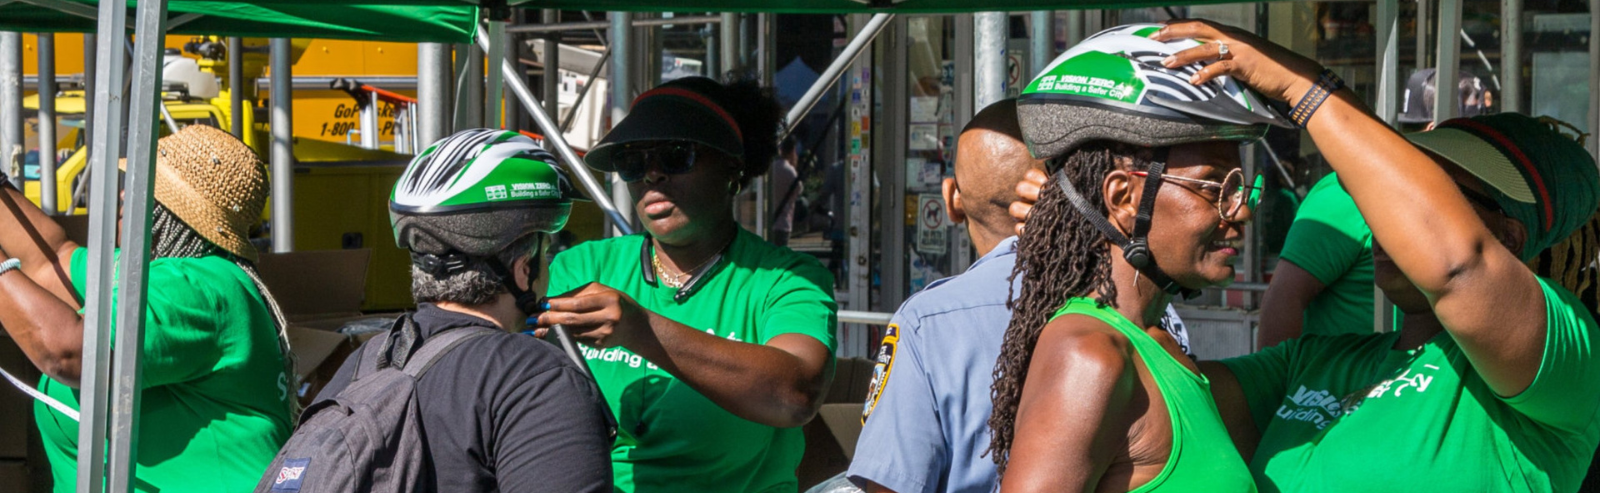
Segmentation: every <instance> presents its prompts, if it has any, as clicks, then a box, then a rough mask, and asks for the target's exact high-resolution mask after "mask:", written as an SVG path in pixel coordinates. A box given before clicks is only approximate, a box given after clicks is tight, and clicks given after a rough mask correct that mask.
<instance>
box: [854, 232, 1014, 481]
mask: <svg viewBox="0 0 1600 493" xmlns="http://www.w3.org/2000/svg"><path fill="white" fill-rule="evenodd" d="M1016 242H1017V239H1016V237H1011V238H1007V239H1006V240H1004V241H1001V242H1000V244H999V245H997V246H996V247H995V249H994V250H993V251H990V252H989V254H988V255H984V256H983V258H981V259H979V260H978V262H977V263H974V264H973V265H972V267H971V268H969V269H968V270H967V272H965V273H963V274H961V275H959V276H956V277H951V278H945V279H942V280H939V281H938V282H935V283H933V284H931V285H929V286H928V288H927V289H924V290H922V291H921V292H919V293H917V294H916V295H914V296H912V297H911V299H909V300H906V302H905V304H903V305H901V306H900V310H899V311H897V312H895V314H894V319H893V320H892V321H891V322H890V325H889V332H888V333H886V334H885V337H884V345H883V347H882V348H881V353H880V355H879V360H878V361H879V367H878V371H879V373H878V374H876V375H874V377H873V384H872V387H871V390H870V391H869V392H868V395H867V402H866V405H865V406H866V408H865V409H864V410H863V417H862V419H863V420H865V422H866V426H865V427H864V428H863V429H862V430H861V438H860V439H859V440H858V441H857V442H856V453H855V459H854V460H853V461H851V463H850V471H849V472H848V473H847V474H848V476H849V477H850V480H851V481H853V482H855V483H856V484H858V485H864V484H865V481H868V480H870V481H872V482H874V483H878V484H880V485H883V486H884V487H887V488H889V489H891V490H894V491H896V492H897V493H917V492H930V491H950V492H955V491H962V492H979V493H985V492H988V491H990V489H991V488H992V487H993V486H994V482H995V469H994V461H993V460H992V459H991V458H989V457H983V453H984V451H986V450H988V449H989V412H990V409H991V407H992V406H991V404H990V401H989V387H990V385H992V384H993V383H994V377H993V373H994V362H995V360H996V359H998V358H999V357H1000V343H1001V342H1002V341H1004V340H1005V332H1006V325H1007V324H1009V323H1010V321H1011V310H1010V309H1008V308H1006V301H1007V297H1008V296H1009V295H1010V292H1011V282H1010V281H1009V280H1008V279H1007V278H1008V277H1010V276H1011V268H1012V267H1013V266H1014V265H1016V259H1017V256H1016ZM869 416H870V418H871V419H867V418H868V417H869Z"/></svg>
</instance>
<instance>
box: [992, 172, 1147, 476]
mask: <svg viewBox="0 0 1600 493" xmlns="http://www.w3.org/2000/svg"><path fill="white" fill-rule="evenodd" d="M1151 157H1152V153H1151V151H1150V150H1149V149H1147V148H1141V147H1138V146H1134V145H1131V144H1122V143H1116V142H1106V141H1097V142H1091V143H1088V144H1084V145H1083V146H1082V147H1079V148H1078V149H1076V150H1074V151H1072V152H1071V153H1069V154H1067V155H1066V156H1064V157H1062V158H1057V159H1056V160H1053V161H1052V162H1051V166H1049V167H1048V168H1049V169H1052V170H1056V169H1064V170H1065V172H1066V175H1067V178H1068V179H1069V180H1070V181H1071V183H1072V186H1073V187H1074V188H1076V189H1077V190H1078V192H1079V193H1082V194H1083V197H1084V198H1085V199H1087V200H1088V201H1089V203H1091V204H1103V203H1105V201H1104V198H1103V194H1102V193H1101V190H1102V183H1103V182H1104V180H1105V177H1106V175H1107V174H1108V173H1110V172H1112V171H1114V170H1119V169H1121V170H1144V169H1148V168H1149V164H1150V160H1151ZM1055 179H1056V177H1055V176H1054V175H1052V177H1051V179H1050V181H1049V182H1047V184H1046V185H1045V186H1043V187H1041V188H1040V190H1039V201H1038V202H1037V203H1035V204H1034V206H1033V211H1032V212H1030V213H1029V214H1028V220H1027V223H1026V224H1027V228H1026V229H1025V230H1024V231H1023V234H1022V236H1021V237H1019V238H1018V239H1017V247H1016V248H1017V264H1016V267H1014V268H1013V270H1012V272H1011V278H1012V280H1013V281H1015V280H1016V279H1018V278H1020V279H1021V282H1020V283H1014V284H1013V288H1012V292H1011V300H1012V301H1010V302H1008V303H1007V305H1008V308H1010V309H1011V323H1010V325H1008V326H1007V327H1006V337H1005V342H1004V343H1003V344H1002V345H1001V346H1000V358H999V361H997V362H996V364H995V368H994V386H993V387H991V389H990V394H989V395H990V398H991V399H993V401H994V412H993V414H991V415H990V417H989V428H990V430H991V432H992V433H991V436H992V438H991V441H990V443H989V450H988V452H986V453H987V454H990V455H991V458H992V459H994V462H995V465H996V466H997V469H998V471H999V472H1000V473H1001V474H1004V473H1005V470H1006V465H1007V463H1008V462H1010V450H1011V444H1012V440H1013V438H1014V436H1015V434H1016V429H1015V425H1016V418H1017V404H1018V402H1019V401H1021V399H1022V386H1023V382H1024V381H1025V380H1027V378H1028V365H1029V364H1030V363H1031V362H1032V361H1033V349H1034V346H1035V345H1036V344H1037V343H1038V342H1039V334H1040V333H1041V332H1043V330H1044V326H1045V324H1046V323H1047V322H1049V320H1050V317H1051V316H1052V315H1054V314H1055V312H1056V310H1059V309H1060V308H1061V306H1062V305H1063V304H1064V303H1066V301H1067V300H1068V299H1069V298H1074V297H1079V296H1094V297H1095V299H1096V300H1097V301H1098V302H1099V303H1100V305H1101V306H1115V304H1116V297H1117V288H1116V286H1115V285H1114V284H1112V281H1111V265H1112V258H1111V256H1110V254H1111V243H1110V242H1109V241H1107V240H1106V238H1105V236H1104V235H1103V234H1102V233H1101V232H1100V230H1098V229H1095V227H1094V224H1093V223H1090V222H1089V220H1088V219H1086V218H1085V217H1084V216H1083V215H1081V214H1079V213H1078V211H1077V210H1075V209H1073V207H1072V203H1071V202H1069V201H1068V200H1067V196H1066V194H1065V193H1064V192H1062V191H1061V189H1060V187H1058V186H1056V185H1055V183H1054V180H1055ZM1101 213H1102V214H1104V213H1105V211H1104V210H1102V211H1101ZM1017 284H1020V286H1021V290H1022V292H1021V293H1020V294H1019V293H1017V292H1016V289H1017V288H1016V287H1015V286H1017Z"/></svg>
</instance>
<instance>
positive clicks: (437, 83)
mask: <svg viewBox="0 0 1600 493" xmlns="http://www.w3.org/2000/svg"><path fill="white" fill-rule="evenodd" d="M517 73H518V74H521V72H517ZM450 80H451V78H450V45H447V44H444V43H419V44H418V45H417V122H418V125H417V137H418V141H417V148H418V152H421V150H423V149H427V148H428V146H431V145H433V143H434V142H438V141H439V140H440V139H443V138H445V137H446V136H448V135H450V122H449V120H448V118H449V117H450Z"/></svg>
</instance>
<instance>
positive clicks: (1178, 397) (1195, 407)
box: [1050, 298, 1256, 493]
mask: <svg viewBox="0 0 1600 493" xmlns="http://www.w3.org/2000/svg"><path fill="white" fill-rule="evenodd" d="M1062 315H1086V316H1089V317H1094V318H1095V319H1097V320H1100V321H1101V322H1105V323H1106V325H1110V326H1111V327H1112V328H1114V329H1117V332H1120V333H1121V334H1122V336H1123V337H1126V338H1127V339H1128V343H1129V345H1131V346H1132V347H1133V350H1134V353H1136V354H1138V355H1139V359H1140V360H1142V361H1144V366H1145V369H1147V370H1149V371H1150V379H1151V380H1152V381H1154V382H1155V384H1156V391H1157V392H1158V393H1160V396H1161V399H1162V400H1163V401H1165V402H1166V408H1167V417H1168V419H1169V421H1170V422H1171V423H1172V449H1171V452H1170V454H1169V455H1168V458H1167V463H1166V465H1165V466H1162V468H1161V472H1160V473H1159V474H1157V475H1156V477H1154V478H1151V479H1150V481H1149V482H1147V483H1145V484H1143V485H1140V486H1139V487H1138V488H1135V489H1133V490H1132V491H1131V492H1130V493H1158V492H1168V491H1174V492H1191V491H1216V492H1231V493H1245V492H1255V491H1256V487H1255V484H1253V482H1252V480H1251V478H1250V469H1249V468H1247V467H1245V464H1244V460H1243V459H1242V458H1240V457H1239V450H1238V449H1237V448H1235V447H1234V445H1233V439H1232V438H1229V436H1228V429H1227V427H1225V426H1224V425H1223V424H1222V416H1221V414H1219V413H1218V412H1217V404H1216V401H1213V400H1212V398H1211V380H1209V379H1207V378H1206V377H1205V376H1203V375H1200V374H1197V373H1195V372H1193V371H1190V370H1189V368H1188V367H1186V366H1183V363H1179V362H1178V360H1177V359H1174V358H1173V356H1172V353H1170V352H1167V349H1166V348H1164V347H1162V346H1161V343H1159V342H1156V340H1155V339H1154V338H1151V337H1150V335H1149V334H1146V333H1145V332H1144V330H1142V329H1140V328H1139V326H1137V325H1134V324H1133V322H1132V321H1129V320H1128V319H1127V318H1126V317H1123V316H1122V314H1121V313H1118V312H1117V311H1116V310H1113V309H1111V308H1110V307H1104V306H1100V304H1099V302H1097V301H1095V300H1094V299H1092V298H1072V299H1069V300H1067V303H1066V305H1064V306H1062V307H1061V309H1059V310H1056V313H1055V315H1052V316H1051V317H1050V320H1055V319H1057V318H1060V317H1061V316H1062ZM1127 371H1134V370H1133V367H1132V366H1129V367H1128V369H1127Z"/></svg>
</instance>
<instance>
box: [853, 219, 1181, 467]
mask: <svg viewBox="0 0 1600 493" xmlns="http://www.w3.org/2000/svg"><path fill="white" fill-rule="evenodd" d="M1016 244H1017V238H1016V237H1015V236H1013V237H1010V238H1006V239H1005V240H1004V241H1001V242H1000V244H999V245H996V246H995V248H994V250H992V251H990V252H989V254H988V255H984V256H983V258H981V259H978V262H977V263H974V264H972V267H971V268H969V269H968V270H967V272H965V273H963V274H961V275H959V276H956V277H948V278H944V279H940V280H938V281H936V282H934V283H933V284H930V285H928V287H927V289H924V290H922V291H921V292H919V293H917V294H916V295H913V296H912V297H911V299H909V300H906V302H905V304H903V305H900V310H899V311H897V312H895V314H894V317H893V319H892V320H891V321H890V323H889V331H888V332H887V333H885V334H884V339H883V346H882V347H881V348H880V349H879V354H878V367H877V371H876V372H875V374H874V375H873V378H872V386H871V388H870V389H869V390H868V392H867V402H866V404H865V405H864V406H865V408H864V409H863V410H862V417H861V419H862V421H863V422H865V427H863V428H862V430H861V438H859V439H857V441H856V454H855V459H854V460H853V461H851V462H850V470H849V472H847V473H846V476H848V477H849V478H850V481H852V482H854V483H856V484H857V485H858V486H861V487H863V488H864V487H865V484H866V483H865V482H866V481H872V482H874V483H878V484H880V485H883V486H884V487H886V488H889V489H890V490H894V491H895V492H896V493H927V492H974V493H988V492H989V491H992V489H993V487H994V483H995V479H996V474H995V469H994V460H993V459H992V458H990V457H985V456H983V454H984V452H985V451H987V450H988V449H989V414H990V412H991V411H992V410H993V404H992V403H991V401H990V398H989V388H990V387H991V386H992V385H993V384H994V364H995V361H996V360H998V359H1000V344H1001V343H1002V342H1004V341H1005V335H1006V326H1007V325H1008V324H1010V323H1011V310H1010V309H1009V308H1007V307H1006V301H1007V300H1008V297H1009V296H1010V293H1011V291H1012V289H1011V288H1012V283H1011V282H1010V281H1009V279H1008V278H1009V277H1011V269H1012V267H1014V266H1015V265H1016V263H1017V255H1016ZM1162 325H1163V326H1164V327H1165V328H1166V329H1167V331H1168V332H1169V333H1172V334H1173V337H1175V338H1177V340H1178V343H1179V344H1180V345H1182V346H1183V349H1184V352H1186V353H1187V352H1188V351H1189V342H1188V339H1189V338H1188V331H1186V330H1184V326H1183V321H1182V320H1180V319H1178V314H1177V313H1176V312H1175V311H1173V309H1172V307H1171V306H1168V307H1167V316H1166V317H1165V318H1164V319H1163V320H1162ZM869 417H870V418H871V419H868V418H869Z"/></svg>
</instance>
